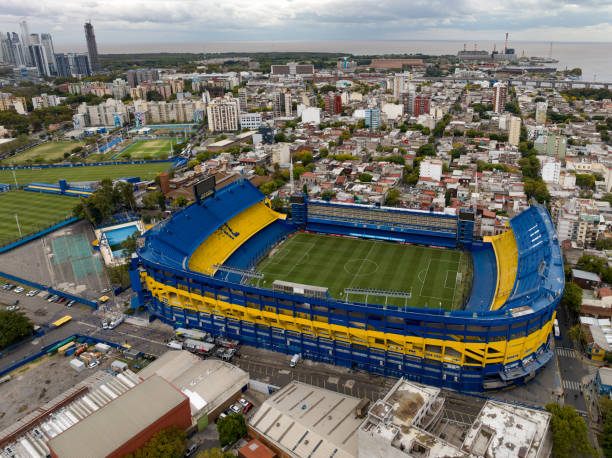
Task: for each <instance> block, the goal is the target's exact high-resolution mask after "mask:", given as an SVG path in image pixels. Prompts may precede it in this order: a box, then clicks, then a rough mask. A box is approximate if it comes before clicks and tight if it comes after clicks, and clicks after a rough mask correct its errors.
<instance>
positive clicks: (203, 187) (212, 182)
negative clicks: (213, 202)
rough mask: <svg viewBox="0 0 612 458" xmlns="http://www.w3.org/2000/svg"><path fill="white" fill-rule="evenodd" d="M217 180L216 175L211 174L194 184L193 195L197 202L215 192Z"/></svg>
mask: <svg viewBox="0 0 612 458" xmlns="http://www.w3.org/2000/svg"><path fill="white" fill-rule="evenodd" d="M216 184H217V181H216V179H215V176H214V175H210V176H208V177H206V178H204V179H202V180H200V181H198V182H197V183H196V184H194V185H193V195H194V196H195V199H196V201H197V202H199V201H200V200H202V199H204V198H205V197H208V196H210V195H211V194H214V193H215V186H216Z"/></svg>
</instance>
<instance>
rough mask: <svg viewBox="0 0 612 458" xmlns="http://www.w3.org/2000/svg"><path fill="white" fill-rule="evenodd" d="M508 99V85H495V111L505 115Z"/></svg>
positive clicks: (499, 83)
mask: <svg viewBox="0 0 612 458" xmlns="http://www.w3.org/2000/svg"><path fill="white" fill-rule="evenodd" d="M507 98H508V85H507V84H506V83H501V82H498V83H495V84H494V85H493V111H494V112H495V113H503V112H504V110H505V109H506V99H507Z"/></svg>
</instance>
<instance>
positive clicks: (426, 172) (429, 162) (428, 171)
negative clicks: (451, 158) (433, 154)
mask: <svg viewBox="0 0 612 458" xmlns="http://www.w3.org/2000/svg"><path fill="white" fill-rule="evenodd" d="M442 167H443V164H442V161H441V160H439V159H426V160H424V161H421V166H420V167H419V177H420V178H431V179H432V180H435V181H440V179H441V178H442Z"/></svg>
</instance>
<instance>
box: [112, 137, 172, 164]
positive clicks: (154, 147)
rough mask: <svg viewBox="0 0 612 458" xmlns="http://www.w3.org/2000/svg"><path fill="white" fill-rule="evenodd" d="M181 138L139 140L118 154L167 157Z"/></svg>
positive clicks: (136, 157)
mask: <svg viewBox="0 0 612 458" xmlns="http://www.w3.org/2000/svg"><path fill="white" fill-rule="evenodd" d="M180 142H181V140H180V139H171V138H161V139H157V140H138V141H135V142H134V143H132V144H131V145H130V146H128V147H127V148H126V149H124V150H123V151H122V152H121V153H120V154H119V155H118V156H119V157H122V156H125V155H126V154H129V156H130V158H131V159H166V158H167V157H168V153H169V152H170V148H171V147H172V146H173V145H176V144H177V143H180Z"/></svg>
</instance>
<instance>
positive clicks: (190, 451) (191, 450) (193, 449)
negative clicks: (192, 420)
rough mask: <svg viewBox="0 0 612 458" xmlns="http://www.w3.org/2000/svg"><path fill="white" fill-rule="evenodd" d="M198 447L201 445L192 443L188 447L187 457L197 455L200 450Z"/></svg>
mask: <svg viewBox="0 0 612 458" xmlns="http://www.w3.org/2000/svg"><path fill="white" fill-rule="evenodd" d="M198 446H199V445H198V444H196V443H195V442H192V443H191V444H189V445H187V451H186V452H185V456H191V455H193V454H195V452H196V450H197V449H198Z"/></svg>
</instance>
